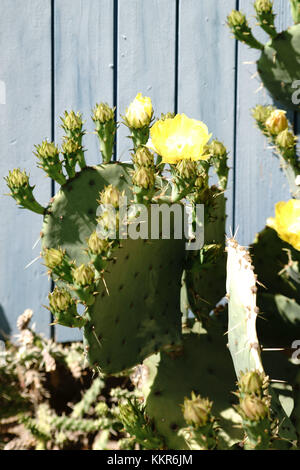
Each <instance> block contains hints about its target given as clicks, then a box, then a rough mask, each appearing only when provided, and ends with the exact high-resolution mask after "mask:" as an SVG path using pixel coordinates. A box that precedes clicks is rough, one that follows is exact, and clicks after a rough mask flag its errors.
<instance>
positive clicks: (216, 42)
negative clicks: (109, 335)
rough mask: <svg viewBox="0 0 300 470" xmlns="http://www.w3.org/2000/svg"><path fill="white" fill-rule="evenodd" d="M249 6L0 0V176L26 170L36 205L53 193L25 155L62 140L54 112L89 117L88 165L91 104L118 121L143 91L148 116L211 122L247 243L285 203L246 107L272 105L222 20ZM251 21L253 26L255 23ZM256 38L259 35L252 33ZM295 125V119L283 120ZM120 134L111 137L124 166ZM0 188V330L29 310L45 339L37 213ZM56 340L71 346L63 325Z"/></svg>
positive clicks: (92, 153)
mask: <svg viewBox="0 0 300 470" xmlns="http://www.w3.org/2000/svg"><path fill="white" fill-rule="evenodd" d="M252 3H253V2H252V0H240V1H237V0H226V1H223V0H52V1H51V0H0V149H1V150H0V153H1V156H0V174H1V176H5V175H7V173H8V170H9V169H12V168H14V167H20V168H22V169H23V168H26V169H27V170H29V171H30V175H31V179H32V182H33V183H34V184H35V185H36V195H37V199H38V200H39V201H40V202H41V203H43V204H46V203H47V201H48V200H49V199H50V197H51V196H52V195H53V190H54V189H55V188H53V186H52V185H51V182H50V180H49V179H48V178H45V177H44V176H43V174H42V172H41V170H37V168H36V162H35V158H34V157H33V155H32V151H33V147H34V144H37V143H40V142H41V140H42V139H44V138H46V137H48V138H52V139H55V140H59V139H60V137H61V135H62V130H61V129H60V125H59V116H60V115H62V113H63V111H64V110H65V109H68V110H70V109H71V108H73V109H74V110H76V111H77V110H80V111H82V112H83V114H84V117H85V119H86V129H87V131H88V133H87V135H86V137H85V146H86V147H87V148H88V154H87V155H88V156H87V158H88V161H89V163H91V164H93V163H96V162H98V161H99V151H98V145H97V140H96V137H95V136H94V135H93V123H92V120H91V117H90V115H91V108H92V107H93V106H94V104H95V103H96V101H98V102H99V101H107V102H108V103H110V104H114V105H116V107H117V112H118V115H119V114H120V113H124V110H125V108H126V106H127V105H128V103H129V102H130V101H131V100H132V99H133V98H134V97H135V95H136V93H137V92H138V91H141V92H142V93H143V94H144V95H146V96H150V97H151V98H152V101H153V104H154V107H155V110H156V112H157V114H159V115H160V113H161V112H167V111H173V110H175V111H176V112H177V111H178V112H184V113H186V114H187V115H188V116H190V117H193V118H196V119H201V120H203V121H204V122H206V123H207V125H208V127H209V129H210V130H211V132H213V134H214V136H215V137H217V138H219V139H221V140H223V141H224V143H225V144H226V146H227V147H228V149H229V150H230V155H231V158H230V165H231V167H232V170H231V177H230V184H229V189H228V192H227V197H228V217H229V219H228V227H231V228H232V230H233V231H234V230H236V228H237V227H239V230H238V240H239V241H240V243H243V244H248V243H250V242H251V241H252V240H253V237H254V236H255V233H256V232H257V231H258V230H260V229H262V228H263V226H264V224H265V220H266V218H267V217H268V216H270V215H272V214H273V211H274V203H275V202H277V201H279V200H285V199H287V198H288V197H289V193H288V188H287V185H286V181H285V178H284V176H283V175H282V173H281V172H280V170H279V165H278V161H277V160H276V158H275V157H274V156H272V152H271V150H269V149H268V148H267V145H266V143H265V140H264V139H263V138H262V137H261V136H260V134H259V132H258V130H257V129H255V127H254V124H253V120H252V118H251V115H250V108H251V107H252V106H254V105H255V104H257V103H262V104H263V103H267V102H270V98H269V97H268V96H267V94H266V92H265V91H264V90H261V91H259V92H257V90H258V89H259V87H260V83H259V80H258V77H257V76H255V72H256V67H255V60H256V58H257V53H256V52H255V51H252V50H250V49H249V48H248V47H246V46H243V45H240V44H236V42H235V41H234V39H233V38H232V37H231V34H230V32H229V30H228V28H227V26H226V16H227V14H228V13H229V12H230V11H231V9H233V8H236V7H239V8H240V9H241V10H243V11H245V12H246V13H248V14H249V15H252V17H253V7H252ZM275 9H276V11H277V12H278V13H279V14H278V17H277V27H278V28H279V29H282V28H285V27H286V26H287V25H289V24H291V23H292V20H291V17H290V10H289V2H288V0H275ZM252 19H253V24H255V20H254V18H252ZM255 32H256V34H257V35H258V36H259V37H260V38H262V39H266V38H264V35H263V34H261V33H260V32H259V31H256V30H255ZM290 117H291V118H293V117H294V116H290ZM125 136H126V128H125V127H124V126H121V127H120V129H119V131H118V136H117V154H118V158H119V159H121V160H122V159H123V160H126V159H128V146H129V144H128V139H126V138H125ZM6 192H7V188H6V186H5V183H4V181H3V179H2V178H1V183H0V193H1V197H0V214H1V225H0V250H1V251H0V329H3V330H5V331H7V332H10V333H14V332H15V322H16V318H17V316H18V315H19V314H20V313H21V312H22V311H23V310H24V309H25V308H29V307H30V308H32V309H33V310H34V311H35V313H36V315H35V320H36V325H37V326H36V328H37V329H38V330H39V331H44V332H45V334H47V335H49V333H50V326H49V314H48V313H47V310H45V309H44V308H43V307H42V304H45V303H46V296H47V293H48V290H49V287H50V281H49V279H48V278H47V276H46V275H45V269H44V267H43V266H42V264H41V262H40V260H39V261H37V262H35V263H33V264H32V265H31V266H30V267H29V268H27V269H24V268H25V266H26V265H27V264H28V263H29V262H30V261H31V260H32V259H34V258H36V257H37V256H38V255H39V252H40V245H39V244H36V243H35V242H36V241H37V240H38V238H39V232H40V229H41V222H42V220H41V217H40V216H38V215H35V214H32V215H31V214H29V213H28V212H27V211H22V210H19V209H17V207H16V204H15V203H14V201H13V200H12V199H11V198H8V197H4V196H2V194H4V193H6ZM56 337H57V338H58V339H59V340H63V341H67V340H72V339H75V338H78V334H77V333H73V332H72V331H70V330H69V329H66V328H62V327H59V328H56Z"/></svg>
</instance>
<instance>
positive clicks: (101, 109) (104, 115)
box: [92, 103, 115, 123]
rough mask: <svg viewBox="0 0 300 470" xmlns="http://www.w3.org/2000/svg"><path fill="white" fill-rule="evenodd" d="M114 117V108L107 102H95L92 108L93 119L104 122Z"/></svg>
mask: <svg viewBox="0 0 300 470" xmlns="http://www.w3.org/2000/svg"><path fill="white" fill-rule="evenodd" d="M114 117H115V108H110V107H109V105H108V104H107V103H100V104H98V103H97V104H96V106H95V108H94V109H93V116H92V119H93V121H99V122H101V123H105V122H107V121H111V120H112V119H114Z"/></svg>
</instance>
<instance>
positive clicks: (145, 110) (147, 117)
mask: <svg viewBox="0 0 300 470" xmlns="http://www.w3.org/2000/svg"><path fill="white" fill-rule="evenodd" d="M152 115H153V108H152V102H151V99H150V98H148V96H143V95H142V93H138V94H137V95H136V97H135V99H134V100H133V101H132V103H130V105H129V106H128V108H127V109H126V114H125V119H126V122H127V124H128V126H129V127H132V128H134V129H141V128H142V127H146V126H149V124H150V122H151V119H152Z"/></svg>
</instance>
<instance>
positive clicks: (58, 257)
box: [43, 248, 65, 269]
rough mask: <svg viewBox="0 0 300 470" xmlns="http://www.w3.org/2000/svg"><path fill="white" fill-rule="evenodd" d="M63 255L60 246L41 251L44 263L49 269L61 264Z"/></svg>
mask: <svg viewBox="0 0 300 470" xmlns="http://www.w3.org/2000/svg"><path fill="white" fill-rule="evenodd" d="M64 257H65V252H64V251H63V250H62V249H60V248H59V249H56V248H49V249H47V248H46V249H45V250H44V253H43V258H44V261H45V265H46V266H47V268H49V269H55V268H57V267H59V266H60V265H61V264H62V262H63V259H64Z"/></svg>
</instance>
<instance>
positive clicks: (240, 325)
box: [227, 239, 297, 449]
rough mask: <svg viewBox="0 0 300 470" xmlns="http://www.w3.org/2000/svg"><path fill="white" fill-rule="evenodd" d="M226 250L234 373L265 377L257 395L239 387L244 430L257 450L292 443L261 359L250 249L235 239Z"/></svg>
mask: <svg viewBox="0 0 300 470" xmlns="http://www.w3.org/2000/svg"><path fill="white" fill-rule="evenodd" d="M227 252H228V260H227V296H228V339H229V350H230V354H231V357H232V360H233V364H234V368H235V372H236V375H237V378H238V380H239V381H240V382H241V381H243V377H244V376H245V374H247V373H248V374H249V373H256V374H259V376H260V377H263V378H264V379H262V384H261V387H262V386H263V384H265V387H264V388H265V389H266V390H267V391H266V392H265V393H264V392H263V391H262V390H261V391H260V392H259V394H258V395H259V396H258V397H257V396H256V393H255V392H252V391H248V392H247V393H248V395H249V396H247V397H245V396H244V395H243V393H241V385H240V386H239V388H240V394H239V397H240V408H239V410H240V412H241V413H240V414H241V416H242V418H243V424H244V428H245V431H246V433H247V435H248V439H249V441H250V444H251V446H252V447H253V448H256V449H259V448H269V446H270V445H271V442H272V440H276V439H283V440H286V441H287V442H289V443H290V444H291V445H293V442H296V441H297V434H296V430H295V428H294V426H293V424H292V422H291V420H290V419H289V417H288V416H287V414H286V411H285V410H284V408H283V406H282V404H281V402H280V400H279V398H278V396H277V394H276V392H275V390H274V388H273V387H272V386H271V383H270V382H269V379H268V378H267V377H266V376H265V371H264V368H263V364H262V360H261V345H260V343H259V340H258V337H257V332H256V319H257V315H258V313H259V309H258V307H257V305H256V293H257V277H256V275H255V274H254V268H253V266H252V263H251V258H250V255H249V252H248V251H247V250H246V249H245V248H243V247H240V246H239V245H238V243H237V242H236V240H234V239H230V240H228V246H227ZM285 393H288V390H285ZM245 400H246V401H245ZM272 421H273V426H272ZM271 431H272V432H271ZM272 433H274V435H273V436H272ZM265 435H267V436H268V439H267V440H265V439H264V436H265Z"/></svg>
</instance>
